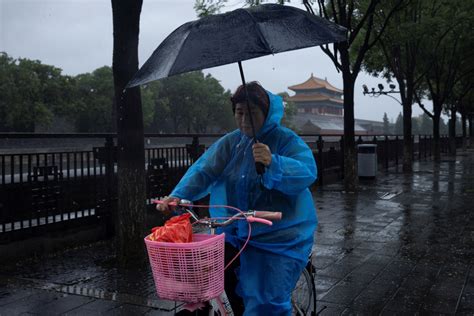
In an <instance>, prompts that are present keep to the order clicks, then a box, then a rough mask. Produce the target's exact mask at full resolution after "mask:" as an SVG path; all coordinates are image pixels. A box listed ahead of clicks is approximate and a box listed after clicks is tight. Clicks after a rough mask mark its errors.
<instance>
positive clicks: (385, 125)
mask: <svg viewBox="0 0 474 316" xmlns="http://www.w3.org/2000/svg"><path fill="white" fill-rule="evenodd" d="M383 133H384V135H390V134H392V131H391V130H390V121H389V120H388V116H387V113H385V112H384V113H383Z"/></svg>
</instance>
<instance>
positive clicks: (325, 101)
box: [285, 74, 383, 135]
mask: <svg viewBox="0 0 474 316" xmlns="http://www.w3.org/2000/svg"><path fill="white" fill-rule="evenodd" d="M288 89H290V90H292V91H294V92H295V95H293V96H289V97H287V98H286V99H285V101H289V102H293V103H294V104H295V105H296V107H297V113H296V115H295V117H294V119H293V123H294V126H295V127H296V128H297V129H298V130H299V132H301V133H316V134H337V135H342V134H344V101H343V98H342V96H343V93H344V92H343V91H342V90H341V89H338V88H336V87H334V86H333V85H331V84H330V83H329V82H328V81H327V79H320V78H317V77H315V76H314V75H313V74H311V77H310V78H309V79H308V80H306V81H305V82H303V83H300V84H296V85H293V86H290V87H288ZM354 129H355V134H356V135H367V134H381V133H382V132H383V123H382V122H377V121H370V120H360V119H355V124H354Z"/></svg>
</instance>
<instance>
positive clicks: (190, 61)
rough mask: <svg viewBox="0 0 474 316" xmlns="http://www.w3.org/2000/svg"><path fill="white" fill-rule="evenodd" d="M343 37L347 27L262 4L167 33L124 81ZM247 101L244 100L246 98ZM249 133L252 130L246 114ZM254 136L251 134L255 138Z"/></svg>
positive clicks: (150, 78) (144, 80) (143, 80)
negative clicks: (137, 68) (136, 70)
mask: <svg viewBox="0 0 474 316" xmlns="http://www.w3.org/2000/svg"><path fill="white" fill-rule="evenodd" d="M345 40H346V29H345V28H343V27H341V26H339V25H337V24H334V23H331V22H329V21H327V20H325V19H323V18H320V17H318V16H315V15H313V14H310V13H308V12H306V11H303V10H301V9H298V8H295V7H290V6H284V5H278V4H263V5H259V6H254V7H250V8H248V9H237V10H234V11H231V12H228V13H224V14H218V15H211V16H207V17H204V18H202V19H200V20H196V21H192V22H188V23H185V24H183V25H181V26H180V27H179V28H177V29H176V30H175V31H173V33H171V34H170V35H169V36H168V37H167V38H166V39H165V40H164V41H163V42H162V43H161V44H160V46H158V48H157V49H156V50H155V51H154V52H153V54H152V55H151V57H150V58H148V60H147V61H146V62H145V64H144V65H143V66H142V67H141V68H140V70H139V71H138V72H137V73H136V74H135V76H134V77H133V78H132V80H131V81H130V82H129V83H128V84H127V88H130V87H134V86H138V85H141V84H145V83H147V82H150V81H153V80H157V79H161V78H165V77H169V76H173V75H177V74H181V73H185V72H189V71H193V70H200V69H205V68H211V67H216V66H221V65H225V64H229V63H234V62H238V64H239V69H240V75H241V78H242V84H243V85H244V89H245V92H246V93H247V89H246V86H245V78H244V73H243V70H242V63H241V61H243V60H247V59H252V58H256V57H260V56H265V55H270V54H276V53H280V52H285V51H290V50H296V49H300V48H305V47H311V46H318V45H323V44H328V43H334V42H341V41H345ZM247 106H248V107H249V112H250V105H249V104H248V98H247ZM250 124H251V126H252V130H253V134H254V138H255V130H254V126H253V120H252V117H251V116H250ZM255 140H256V139H255Z"/></svg>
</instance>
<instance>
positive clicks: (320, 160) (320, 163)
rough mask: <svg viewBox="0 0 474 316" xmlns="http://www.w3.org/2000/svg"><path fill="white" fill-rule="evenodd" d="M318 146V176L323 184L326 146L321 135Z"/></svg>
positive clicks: (317, 142)
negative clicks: (324, 149) (324, 150)
mask: <svg viewBox="0 0 474 316" xmlns="http://www.w3.org/2000/svg"><path fill="white" fill-rule="evenodd" d="M316 147H317V149H318V152H317V157H318V161H317V167H318V178H319V184H320V185H323V178H324V174H323V169H324V164H323V148H324V141H323V138H322V137H321V135H319V136H318V140H317V141H316Z"/></svg>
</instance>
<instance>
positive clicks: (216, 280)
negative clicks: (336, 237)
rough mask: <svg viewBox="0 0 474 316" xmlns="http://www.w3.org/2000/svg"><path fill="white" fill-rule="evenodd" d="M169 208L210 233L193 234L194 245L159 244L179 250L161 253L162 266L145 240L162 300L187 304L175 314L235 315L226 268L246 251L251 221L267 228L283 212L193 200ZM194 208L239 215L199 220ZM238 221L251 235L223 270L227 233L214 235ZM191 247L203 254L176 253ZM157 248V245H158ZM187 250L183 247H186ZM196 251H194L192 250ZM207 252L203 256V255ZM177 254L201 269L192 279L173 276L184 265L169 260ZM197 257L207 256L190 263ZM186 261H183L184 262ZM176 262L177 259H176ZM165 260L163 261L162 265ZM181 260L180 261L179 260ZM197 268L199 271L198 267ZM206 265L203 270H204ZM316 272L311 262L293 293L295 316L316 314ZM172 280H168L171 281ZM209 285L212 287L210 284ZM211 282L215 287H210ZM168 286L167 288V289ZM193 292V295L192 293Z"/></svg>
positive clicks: (192, 267) (193, 266)
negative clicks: (167, 268)
mask: <svg viewBox="0 0 474 316" xmlns="http://www.w3.org/2000/svg"><path fill="white" fill-rule="evenodd" d="M154 203H160V201H154ZM170 205H175V206H176V207H177V208H178V209H179V212H186V213H189V214H190V215H191V217H192V218H193V220H194V222H193V227H194V228H193V230H196V227H201V230H202V229H203V227H204V228H205V230H208V231H209V232H210V234H204V235H203V234H194V240H193V243H190V244H171V245H160V246H162V247H165V248H168V247H171V248H176V247H177V248H178V249H174V251H169V249H168V251H165V253H162V254H161V255H160V256H161V258H159V261H160V263H159V264H155V265H154V264H153V262H152V260H157V259H156V257H155V258H152V257H153V253H154V251H155V250H156V249H155V250H154V249H153V244H152V243H153V242H151V241H147V239H146V238H145V243H146V244H147V249H148V253H149V256H150V263H151V264H152V271H153V277H154V279H155V285H156V287H157V294H158V296H159V297H160V298H163V299H169V300H174V301H175V302H176V301H181V302H185V303H182V304H179V305H175V308H174V312H175V314H176V313H178V312H180V311H182V310H185V309H186V310H190V311H194V310H197V309H200V308H202V307H204V306H205V305H206V304H205V303H208V304H207V306H208V308H209V315H214V313H215V314H217V315H222V316H224V315H234V313H233V310H232V306H231V304H230V302H229V299H228V298H227V295H226V293H225V290H224V284H223V279H224V269H225V268H227V267H228V266H230V264H231V263H232V262H233V261H234V260H235V259H236V258H237V257H238V256H239V255H240V253H241V252H242V251H243V250H244V249H245V246H246V245H247V243H248V241H249V239H250V235H251V225H250V223H252V222H259V223H263V224H266V225H272V224H273V223H272V222H271V220H279V219H281V212H268V211H256V210H249V211H247V212H244V211H242V210H240V209H238V208H235V207H231V206H216V205H214V206H208V205H192V204H191V202H190V201H186V200H181V201H180V202H179V203H173V204H171V203H170ZM192 207H205V208H209V207H222V208H228V209H233V210H235V211H236V212H237V213H236V214H235V215H233V216H230V217H217V218H202V219H200V218H199V217H198V216H197V215H196V213H195V212H194V211H193V210H192V209H190V208H192ZM236 220H246V221H247V222H248V223H249V235H248V238H247V240H246V241H245V243H244V245H243V246H242V247H241V249H240V251H239V252H238V253H237V255H236V256H235V257H234V258H233V259H232V260H231V261H230V262H229V263H228V264H227V265H226V266H225V267H223V261H224V260H223V258H224V257H223V256H224V234H220V235H215V230H216V229H217V228H219V227H225V226H228V225H230V224H231V223H233V222H234V221H236ZM192 244H198V247H201V250H200V251H197V253H193V254H190V253H188V254H187V256H186V254H183V255H180V254H176V252H175V251H176V250H178V251H179V250H181V252H183V249H187V250H185V252H186V251H189V252H192V251H195V248H194V246H193V245H192ZM155 245H156V243H155ZM209 245H211V246H210V248H209V249H206V246H209ZM183 247H184V248H183ZM193 249H194V250H193ZM201 251H202V252H204V253H205V254H203V253H200V252H201ZM171 255H174V256H175V257H180V256H181V260H183V261H184V265H189V266H190V267H191V268H189V267H188V268H185V272H189V271H187V269H191V270H193V269H198V270H199V271H191V274H193V276H191V277H190V276H189V275H178V276H176V275H173V273H175V272H176V270H175V269H176V268H178V269H179V270H180V271H183V262H181V263H179V264H177V263H176V260H170V259H169V258H168V257H169V256H171ZM209 255H212V256H213V257H214V258H213V259H216V258H217V259H218V260H212V259H209V258H207V257H208V256H209ZM196 257H206V260H204V262H203V261H202V260H201V261H200V262H192V264H191V262H190V261H193V260H194V259H189V258H196ZM183 258H184V259H183ZM175 259H176V258H175ZM163 261H164V262H163ZM178 261H179V260H178ZM163 264H164V265H167V266H170V265H171V268H170V271H155V270H156V269H160V268H158V266H163ZM196 266H197V268H196ZM202 266H204V269H202ZM155 272H156V273H155ZM201 273H206V274H208V276H207V277H208V278H207V280H203V279H202V278H201V275H200V274H201ZM314 273H315V269H314V267H313V265H312V263H311V260H309V261H308V264H307V266H306V268H305V269H304V270H303V272H302V274H301V276H300V278H299V280H298V282H297V284H296V287H295V289H294V291H293V294H292V306H293V313H292V314H293V315H309V314H310V313H311V314H312V315H314V314H315V311H316V290H315V282H314ZM185 274H186V273H185ZM170 278H171V279H172V280H168V279H170ZM208 283H209V284H208ZM210 283H212V284H210ZM167 287H168V288H167ZM191 292H192V293H191ZM311 305H312V306H314V312H311Z"/></svg>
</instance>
